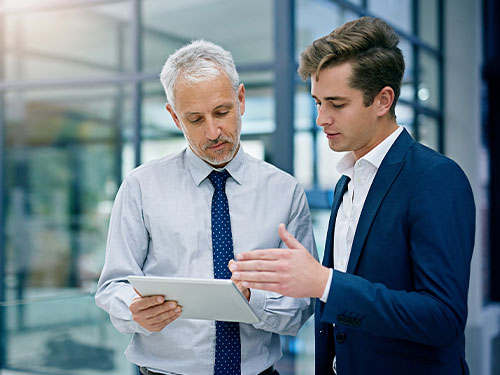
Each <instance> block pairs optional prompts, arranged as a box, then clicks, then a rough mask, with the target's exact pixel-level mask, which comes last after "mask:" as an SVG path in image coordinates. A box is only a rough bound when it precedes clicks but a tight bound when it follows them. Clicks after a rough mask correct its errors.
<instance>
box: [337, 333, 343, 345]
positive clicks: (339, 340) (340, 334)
mask: <svg viewBox="0 0 500 375" xmlns="http://www.w3.org/2000/svg"><path fill="white" fill-rule="evenodd" d="M335 339H336V340H337V342H338V343H339V344H343V343H344V342H345V333H344V332H339V333H337V336H335Z"/></svg>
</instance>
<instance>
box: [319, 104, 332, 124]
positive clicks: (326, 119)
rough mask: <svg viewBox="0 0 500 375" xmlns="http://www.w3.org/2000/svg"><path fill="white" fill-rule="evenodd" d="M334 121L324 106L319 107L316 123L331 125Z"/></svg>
mask: <svg viewBox="0 0 500 375" xmlns="http://www.w3.org/2000/svg"><path fill="white" fill-rule="evenodd" d="M332 122H333V119H332V117H331V116H330V115H329V114H328V113H327V111H326V110H325V109H324V108H323V107H319V108H318V116H317V117H316V124H317V125H318V126H321V127H323V126H326V125H330V124H331V123H332Z"/></svg>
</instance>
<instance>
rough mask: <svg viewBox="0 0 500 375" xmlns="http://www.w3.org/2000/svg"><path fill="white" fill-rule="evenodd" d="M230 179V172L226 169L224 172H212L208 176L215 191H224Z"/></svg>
mask: <svg viewBox="0 0 500 375" xmlns="http://www.w3.org/2000/svg"><path fill="white" fill-rule="evenodd" d="M228 177H229V172H228V171H226V170H225V169H224V170H223V171H222V172H217V171H212V173H210V174H209V175H208V179H209V180H210V182H211V183H212V185H213V186H214V188H215V190H222V191H224V187H225V186H226V180H227V178H228Z"/></svg>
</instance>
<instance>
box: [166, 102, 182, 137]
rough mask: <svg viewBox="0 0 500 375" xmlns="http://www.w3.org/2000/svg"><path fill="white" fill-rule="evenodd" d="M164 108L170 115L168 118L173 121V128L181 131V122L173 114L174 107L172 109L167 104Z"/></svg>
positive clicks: (175, 114)
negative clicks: (175, 127) (170, 117)
mask: <svg viewBox="0 0 500 375" xmlns="http://www.w3.org/2000/svg"><path fill="white" fill-rule="evenodd" d="M165 107H166V108H167V111H168V112H169V113H170V116H172V120H174V122H175V126H177V128H178V129H179V130H180V131H182V126H181V121H180V120H179V117H177V113H175V111H174V107H172V106H171V105H170V104H167V105H166V106H165Z"/></svg>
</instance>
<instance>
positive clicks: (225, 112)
mask: <svg viewBox="0 0 500 375" xmlns="http://www.w3.org/2000/svg"><path fill="white" fill-rule="evenodd" d="M228 113H229V111H223V112H217V116H225V115H227V114H228Z"/></svg>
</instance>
